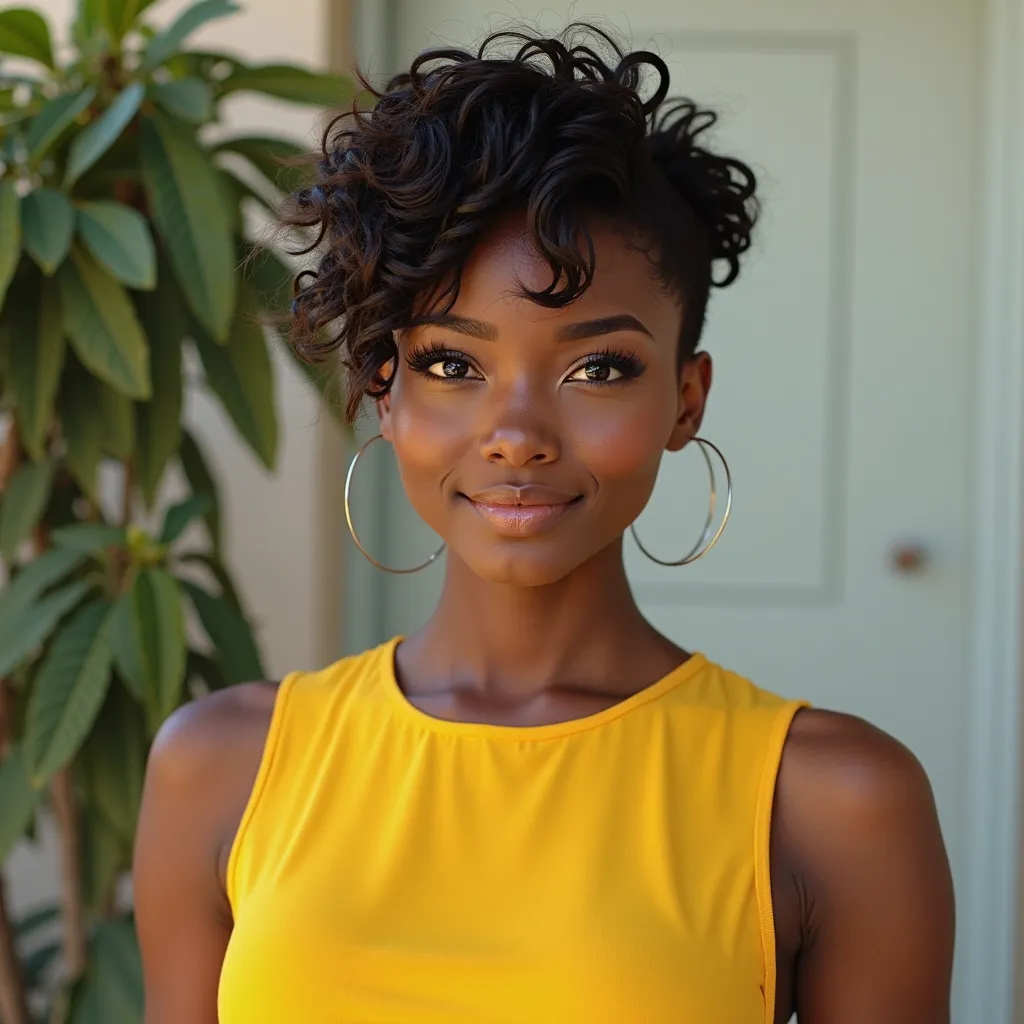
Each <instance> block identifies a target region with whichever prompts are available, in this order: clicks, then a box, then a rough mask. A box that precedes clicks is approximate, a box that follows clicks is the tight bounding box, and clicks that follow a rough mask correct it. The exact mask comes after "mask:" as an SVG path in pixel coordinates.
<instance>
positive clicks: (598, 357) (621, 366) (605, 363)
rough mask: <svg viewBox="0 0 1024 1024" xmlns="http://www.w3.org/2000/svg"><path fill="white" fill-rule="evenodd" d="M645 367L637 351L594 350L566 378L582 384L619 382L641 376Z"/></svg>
mask: <svg viewBox="0 0 1024 1024" xmlns="http://www.w3.org/2000/svg"><path fill="white" fill-rule="evenodd" d="M644 369H645V366H644V364H643V362H641V360H640V358H639V357H638V356H637V355H636V353H635V352H617V351H611V350H609V351H607V352H593V353H591V354H590V355H589V356H587V357H586V359H584V360H583V362H581V363H578V364H577V365H576V368H575V369H574V370H572V371H571V372H570V374H569V376H568V377H566V378H565V379H566V382H569V381H572V382H573V383H580V384H618V383H619V382H620V381H627V380H632V379H633V378H635V377H639V376H640V374H642V373H643V372H644Z"/></svg>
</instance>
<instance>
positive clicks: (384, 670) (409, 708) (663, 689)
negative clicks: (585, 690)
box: [380, 636, 708, 741]
mask: <svg viewBox="0 0 1024 1024" xmlns="http://www.w3.org/2000/svg"><path fill="white" fill-rule="evenodd" d="M404 639H405V637H403V636H397V637H395V638H394V639H393V640H390V641H388V643H386V644H385V645H384V646H383V648H382V651H381V655H382V656H381V664H380V675H381V682H382V684H383V687H384V690H385V691H386V693H387V695H388V698H389V700H390V702H391V704H393V705H394V706H395V708H396V709H397V710H398V711H399V713H400V714H401V715H402V716H403V717H404V718H407V719H409V720H411V721H413V722H415V723H416V724H418V725H420V726H422V727H426V728H428V729H431V730H432V731H434V732H439V733H446V734H447V735H450V736H478V737H488V738H491V739H502V740H519V741H531V740H544V739H556V738H558V737H560V736H570V735H573V734H575V733H582V732H589V731H590V730H592V729H596V728H598V727H599V726H601V725H605V724H606V723H608V722H613V721H617V720H618V719H620V718H623V717H624V716H626V715H628V714H629V713H630V712H632V711H635V710H636V709H638V708H641V707H643V706H644V705H646V704H650V703H651V702H653V701H655V700H657V699H658V698H659V697H661V696H662V695H663V694H665V693H668V692H669V691H670V690H673V689H675V687H677V686H679V685H680V684H681V683H683V682H686V681H687V680H688V679H690V678H692V677H693V676H695V675H696V674H697V673H698V672H699V671H700V670H701V669H703V668H705V667H706V666H707V664H708V661H707V658H706V657H705V656H704V655H703V654H701V653H700V652H698V651H694V652H692V653H691V654H690V656H689V657H688V658H687V659H686V661H684V662H682V663H681V664H679V665H677V666H676V667H675V668H674V669H672V670H671V671H670V672H669V673H668V674H667V675H664V676H662V677H661V678H660V679H658V680H656V681H655V682H653V683H651V684H650V685H648V686H645V687H644V688H643V689H642V690H637V692H636V693H633V694H630V696H628V697H625V698H623V699H622V700H620V701H616V702H615V703H614V704H612V705H611V706H610V707H607V708H603V709H602V710H601V711H595V712H594V713H593V714H590V715H583V716H582V717H580V718H570V719H567V720H566V721H564V722H547V723H545V724H543V725H498V724H496V723H493V722H456V721H452V720H451V719H448V718H437V717H436V716H435V715H431V714H428V713H427V712H426V711H423V710H422V709H421V708H418V707H417V706H416V705H415V704H413V702H412V701H411V700H409V698H408V696H406V694H405V693H404V692H403V691H402V687H401V686H400V685H399V683H398V673H397V672H396V671H395V653H396V652H397V650H398V647H399V645H400V644H401V643H402V641H403V640H404Z"/></svg>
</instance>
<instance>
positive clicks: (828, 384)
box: [381, 0, 983, 1021]
mask: <svg viewBox="0 0 1024 1024" xmlns="http://www.w3.org/2000/svg"><path fill="white" fill-rule="evenodd" d="M396 6H397V16H396V21H395V27H396V32H397V56H398V60H399V63H401V62H404V61H405V60H406V59H407V58H408V57H409V56H410V55H411V54H413V53H414V52H416V51H418V50H420V49H421V48H423V47H424V46H428V45H437V44H440V43H446V44H450V43H452V42H455V43H467V42H472V41H475V40H478V39H479V38H480V37H481V35H482V34H483V32H484V31H485V30H486V29H488V28H495V27H501V25H502V24H503V23H504V22H505V19H493V20H492V21H491V22H490V23H486V22H485V21H484V20H483V18H482V17H481V15H480V14H478V4H477V2H476V0H429V2H428V0H415V2H413V0H400V2H399V3H398V4H397V5H396ZM507 6H508V10H507V12H506V8H505V6H502V7H500V8H499V10H500V11H502V12H503V14H505V13H507V14H509V15H514V16H517V17H518V16H522V17H526V18H530V19H534V21H535V23H539V24H540V25H541V26H542V27H543V28H545V29H553V30H557V29H558V27H560V25H561V24H562V22H561V21H560V20H559V17H558V14H559V13H562V14H563V15H564V13H565V12H566V11H568V10H569V7H570V5H568V4H567V3H566V4H562V5H552V4H551V3H550V0H546V2H542V0H517V3H516V4H515V5H514V8H515V9H514V10H513V6H512V5H507ZM553 7H555V8H556V10H555V13H552V9H553ZM626 10H627V8H626V7H625V6H624V5H623V4H621V3H618V4H616V3H612V2H610V0H589V2H576V3H573V4H572V5H571V14H572V16H573V17H574V18H576V19H596V20H598V21H599V22H600V23H601V24H603V25H604V26H606V27H610V28H616V29H618V30H620V31H623V32H625V33H626V34H627V35H628V38H629V42H630V43H631V45H632V46H634V47H643V46H647V47H650V48H654V49H656V50H657V51H658V52H660V53H661V54H662V55H663V56H664V57H665V58H666V60H667V61H668V62H669V65H670V69H671V71H672V75H673V92H674V93H676V94H680V93H682V94H685V95H690V96H691V97H693V98H694V99H696V100H697V101H698V102H700V103H705V104H708V105H711V106H713V107H714V108H716V109H718V110H719V111H720V112H721V114H722V120H721V124H720V125H719V126H718V128H717V129H716V131H717V133H718V138H719V139H720V142H721V144H722V145H723V146H724V147H727V148H728V150H729V151H730V152H736V153H737V154H738V155H741V156H743V157H745V158H747V159H748V160H749V161H750V162H751V163H752V164H753V165H754V166H755V169H756V170H757V172H758V174H759V176H760V179H761V182H762V199H763V201H764V204H765V211H764V217H763V221H762V226H761V229H760V231H759V234H758V238H757V242H756V246H755V250H754V251H753V253H752V254H751V257H750V259H749V260H748V262H747V265H746V266H745V268H744V271H743V273H742V274H741V277H740V280H739V282H738V283H737V284H736V285H735V286H734V287H733V288H731V289H729V290H727V291H725V292H720V293H716V294H715V295H714V296H713V298H712V303H711V309H710V317H709V323H708V328H707V333H706V336H705V347H706V348H707V349H708V351H709V352H711V353H712V355H713V356H714V359H715V386H714V389H713V392H712V396H711V401H710V405H709V409H708V415H707V418H706V421H705V425H704V429H703V431H702V433H703V434H704V435H705V436H707V437H708V438H709V439H710V440H712V441H714V442H715V443H716V444H717V445H719V446H720V447H721V448H722V449H723V451H724V452H725V454H726V456H727V458H728V459H729V463H730V466H731V469H732V473H733V477H734V484H735V502H734V512H733V518H732V521H731V522H730V524H729V527H728V529H727V530H726V532H725V534H724V536H723V538H722V541H721V543H720V544H719V546H718V548H717V549H716V550H715V551H714V552H712V553H711V554H710V555H709V556H708V557H707V558H706V559H704V560H702V561H700V562H699V563H697V564H695V565H692V566H689V567H686V568H680V569H664V568H661V567H658V566H656V565H654V564H652V563H650V562H648V561H647V560H645V559H644V558H643V556H642V555H641V554H640V553H639V552H638V551H637V550H636V549H635V548H634V547H633V546H632V544H631V543H630V542H628V541H627V552H628V555H627V557H628V565H629V570H630V575H631V578H632V580H633V581H634V583H635V586H636V590H637V594H638V596H639V598H640V600H641V602H642V604H643V607H644V609H645V610H646V612H647V613H648V614H649V616H650V617H651V619H652V620H653V621H654V622H655V623H656V624H657V625H658V626H659V628H661V629H662V630H664V631H665V632H666V633H667V634H669V635H671V636H672V637H673V638H674V639H676V640H677V641H679V642H680V643H683V644H685V645H687V646H689V647H691V648H696V649H700V650H703V651H705V652H707V653H708V654H709V656H711V657H713V658H715V659H717V660H719V661H722V662H724V663H725V664H727V665H728V666H729V667H732V668H735V669H736V670H738V671H741V672H743V673H745V674H747V675H749V676H751V677H752V678H754V679H755V680H756V681H757V682H758V683H759V684H761V685H762V686H765V687H767V688H770V689H774V690H776V691H778V692H781V693H783V694H786V695H792V696H803V697H807V698H809V699H810V700H811V701H812V702H814V703H815V704H817V705H819V706H823V707H830V708H835V709H839V710H845V711H850V712H852V713H855V714H859V715H863V716H865V717H867V718H868V719H870V720H872V721H873V722H875V723H877V724H878V725H880V726H881V727H883V728H885V729H887V730H889V731H890V732H892V733H894V734H895V735H896V736H898V737H899V738H900V739H901V740H903V741H904V742H905V743H907V744H908V745H909V746H910V747H911V748H912V749H913V750H914V751H915V752H916V753H917V755H918V756H919V757H920V758H921V759H922V761H923V762H924V764H925V767H926V768H927V770H928V772H929V775H930V776H931V778H932V781H933V785H934V788H935V791H936V796H937V800H938V804H939V810H940V815H941V817H942V822H943V826H944V830H945V833H946V837H947V841H948V844H949V848H950V853H951V856H952V859H953V863H954V871H955V873H956V875H957V879H958V888H959V889H960V890H961V892H963V891H964V886H963V884H962V882H963V879H964V877H965V872H966V870H967V865H966V864H965V863H964V860H963V858H964V855H965V853H966V846H967V844H966V842H965V835H964V829H965V827H966V825H965V822H966V813H965V812H966V808H965V799H966V794H965V790H964V786H963V784H962V780H963V779H964V777H965V775H966V740H967V736H966V713H965V712H966V702H967V700H968V699H969V692H968V688H967V680H968V679H969V678H970V673H969V671H968V665H967V628H968V623H969V619H970V616H969V611H970V609H969V606H968V602H969V593H968V566H967V564H966V558H967V550H968V527H969V513H970V508H969V501H968V499H969V494H970V489H971V478H970V475H969V469H970V466H969V455H970V453H971V451H972V443H973V441H972V439H973V431H974V415H975V411H974V409H973V408H972V395H973V393H974V385H973V380H972V361H973V353H974V348H975V331H976V306H975V270H974V268H975V265H976V239H975V230H974V226H975V223H976V221H977V217H978V207H979V201H978V183H979V168H978V165H977V163H978V153H979V148H980V147H979V139H978V138H977V132H978V127H977V126H979V125H980V124H981V123H982V121H983V118H982V109H981V98H980V83H979V67H978V65H979V52H980V45H981V28H982V24H981V20H982V8H981V5H976V4H974V3H972V0H858V2H857V3H856V4H853V3H848V2H846V3H841V2H839V0H831V2H823V0H772V2H771V3H764V2H763V0H673V2H668V0H632V2H631V3H630V4H629V6H628V16H627V14H626V13H625V12H626ZM707 487H708V484H707V473H706V470H705V469H704V467H703V462H702V460H701V459H700V457H699V453H698V452H697V450H696V449H695V448H693V449H687V450H686V451H684V452H682V453H680V454H678V455H674V456H667V457H666V459H665V460H664V462H663V465H662V472H661V476H660V479H659V482H658V486H657V489H656V491H655V495H654V497H653V499H652V502H651V504H650V506H649V507H648V509H647V510H646V511H645V512H644V514H643V516H642V517H641V519H640V521H639V523H638V529H639V530H640V531H641V535H642V537H643V539H644V542H645V543H646V544H647V546H648V547H649V548H650V549H651V550H652V551H654V552H655V553H657V554H659V555H660V556H661V557H664V558H672V557H679V556H681V555H682V554H684V553H685V552H686V551H687V550H689V548H690V547H691V546H692V544H693V543H694V541H695V540H696V538H697V536H698V534H699V532H700V528H701V525H702V523H703V517H704V514H705V510H706V502H707V494H708V490H707ZM389 488H390V489H389V491H388V495H389V502H388V504H389V506H390V508H389V516H390V517H391V518H390V520H389V523H390V527H391V528H390V530H389V534H390V536H391V537H392V538H398V537H399V536H400V539H395V540H393V541H392V543H391V545H390V547H389V548H388V551H389V557H390V558H392V559H393V561H394V562H395V563H403V564H415V563H416V562H417V561H422V559H423V558H424V557H425V556H426V554H428V553H429V552H430V551H431V550H433V548H432V547H431V545H432V544H433V543H434V538H433V537H432V536H430V535H429V534H428V533H427V531H425V529H423V528H421V527H418V526H416V525H415V524H414V519H413V517H412V514H411V512H409V511H408V510H407V505H406V504H405V502H404V498H403V497H402V496H401V491H400V488H399V486H398V484H397V481H396V480H395V478H394V476H393V475H392V477H391V480H390V484H389ZM399 524H400V527H399V528H398V529H396V526H398V525H399ZM901 543H910V544H913V545H917V546H919V547H920V548H921V549H922V550H923V551H924V552H925V556H926V558H925V562H924V566H923V568H921V569H920V570H918V571H900V570H899V569H897V568H895V567H894V564H893V560H892V555H891V552H892V548H893V547H894V546H895V545H898V544H901ZM439 583H440V573H437V572H435V573H433V575H431V574H421V576H420V577H418V578H415V579H412V580H410V579H398V580H388V581H386V582H385V583H384V588H385V589H384V595H385V611H384V612H383V618H382V623H381V625H382V631H383V632H398V631H404V630H408V629H410V628H413V627H414V626H415V625H416V624H417V623H418V622H419V621H422V619H423V618H424V617H425V616H426V615H427V614H429V608H430V605H431V604H432V602H433V599H434V597H435V596H436V594H437V590H438V587H439ZM961 911H962V912H961V914H960V916H961V918H962V919H966V918H968V917H969V916H970V915H969V912H967V910H966V909H965V908H964V907H963V906H961ZM957 1019H959V1020H963V1021H967V1020H968V1019H969V1015H968V1014H962V1015H960V1016H958V1018H957Z"/></svg>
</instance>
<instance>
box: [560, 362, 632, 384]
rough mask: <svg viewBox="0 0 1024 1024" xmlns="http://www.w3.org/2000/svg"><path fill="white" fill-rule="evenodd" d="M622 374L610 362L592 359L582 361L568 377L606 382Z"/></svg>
mask: <svg viewBox="0 0 1024 1024" xmlns="http://www.w3.org/2000/svg"><path fill="white" fill-rule="evenodd" d="M622 376H623V373H622V371H621V370H619V369H617V368H616V367H614V366H612V365H611V363H609V362H607V361H598V360H594V361H593V362H589V363H584V364H583V365H582V366H580V367H579V368H578V369H576V370H574V371H573V372H572V374H571V375H570V376H569V377H568V379H569V380H580V381H586V382H588V383H590V384H608V383H610V382H611V381H613V380H619V379H620V378H621V377H622Z"/></svg>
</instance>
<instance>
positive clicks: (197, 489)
mask: <svg viewBox="0 0 1024 1024" xmlns="http://www.w3.org/2000/svg"><path fill="white" fill-rule="evenodd" d="M178 458H179V459H180V460H181V468H182V471H183V472H184V474H185V479H186V480H188V485H189V487H191V488H192V493H193V494H207V495H209V496H210V497H211V498H212V499H213V504H212V505H211V506H210V509H209V511H208V512H207V513H206V516H205V518H206V528H207V529H208V530H209V531H210V540H211V541H212V542H213V548H214V550H215V551H219V550H220V489H219V488H218V487H217V479H216V477H215V476H214V475H213V473H212V472H211V470H210V467H209V464H208V463H207V461H206V456H205V455H204V454H203V450H202V448H200V447H199V442H198V441H196V439H195V438H194V437H193V436H192V434H190V433H189V432H188V431H187V430H185V431H182V434H181V448H180V450H179V452H178Z"/></svg>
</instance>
